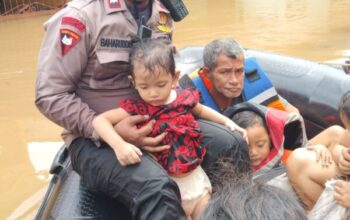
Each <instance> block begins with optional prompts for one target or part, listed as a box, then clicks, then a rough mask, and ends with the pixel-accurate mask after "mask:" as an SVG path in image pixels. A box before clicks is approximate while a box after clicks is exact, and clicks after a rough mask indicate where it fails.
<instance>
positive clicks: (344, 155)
mask: <svg viewBox="0 0 350 220" xmlns="http://www.w3.org/2000/svg"><path fill="white" fill-rule="evenodd" d="M338 167H339V170H340V172H341V173H342V174H344V175H349V174H350V149H348V148H344V149H342V151H341V154H340V158H339V163H338Z"/></svg>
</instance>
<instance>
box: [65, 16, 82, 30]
mask: <svg viewBox="0 0 350 220" xmlns="http://www.w3.org/2000/svg"><path fill="white" fill-rule="evenodd" d="M61 24H66V25H70V26H73V27H75V28H76V29H78V30H79V31H81V32H84V31H85V28H86V27H85V24H84V23H83V22H81V21H79V20H78V19H76V18H73V17H63V18H62V22H61Z"/></svg>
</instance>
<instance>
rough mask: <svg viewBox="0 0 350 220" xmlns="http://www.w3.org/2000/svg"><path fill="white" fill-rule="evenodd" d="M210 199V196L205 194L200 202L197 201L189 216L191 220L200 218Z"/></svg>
mask: <svg viewBox="0 0 350 220" xmlns="http://www.w3.org/2000/svg"><path fill="white" fill-rule="evenodd" d="M210 197H211V194H210V193H207V194H205V195H204V196H203V197H202V198H201V199H200V200H198V202H197V205H196V207H195V208H194V210H193V212H192V215H191V217H192V219H193V220H198V219H199V218H200V217H201V215H202V213H203V211H204V209H205V207H206V206H207V205H208V203H209V200H210Z"/></svg>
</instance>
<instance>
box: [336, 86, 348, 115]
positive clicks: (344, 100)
mask: <svg viewBox="0 0 350 220" xmlns="http://www.w3.org/2000/svg"><path fill="white" fill-rule="evenodd" d="M339 112H343V113H344V114H345V115H346V117H347V118H349V119H350V90H349V91H347V92H346V93H345V94H344V95H343V96H342V97H341V99H340V103H339Z"/></svg>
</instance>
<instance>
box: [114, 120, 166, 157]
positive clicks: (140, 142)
mask: <svg viewBox="0 0 350 220" xmlns="http://www.w3.org/2000/svg"><path fill="white" fill-rule="evenodd" d="M148 119H149V116H146V115H133V116H129V117H127V118H125V119H123V120H122V121H120V122H119V123H118V124H117V125H115V126H114V129H115V130H116V131H117V132H118V134H119V135H120V136H121V137H122V138H123V139H124V140H125V141H127V142H129V143H132V144H133V145H135V146H138V147H139V148H141V149H142V150H145V151H147V152H151V153H154V152H159V151H163V150H165V149H169V146H168V145H162V146H158V145H159V143H160V142H161V141H162V140H163V138H164V137H165V135H166V133H162V134H159V135H158V136H156V137H147V135H148V134H149V133H150V132H151V131H152V129H153V125H154V123H155V121H154V120H151V121H150V122H149V123H147V124H146V125H144V126H143V127H142V128H137V127H136V125H137V124H139V123H142V122H145V121H147V120H148Z"/></svg>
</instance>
